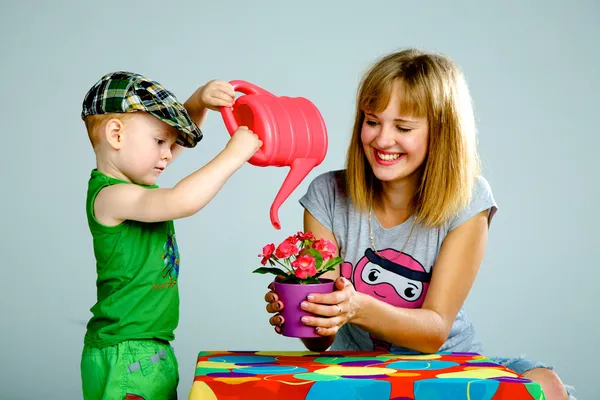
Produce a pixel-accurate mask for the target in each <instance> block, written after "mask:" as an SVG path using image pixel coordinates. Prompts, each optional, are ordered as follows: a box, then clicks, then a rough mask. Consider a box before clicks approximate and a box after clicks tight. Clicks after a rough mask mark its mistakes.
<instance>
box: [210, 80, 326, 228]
mask: <svg viewBox="0 0 600 400" xmlns="http://www.w3.org/2000/svg"><path fill="white" fill-rule="evenodd" d="M229 83H230V84H231V85H232V86H233V88H234V90H235V91H236V92H241V93H244V94H245V96H240V97H238V99H237V100H236V101H235V103H234V105H233V107H223V108H221V115H222V116H223V121H224V122H225V127H226V128H227V130H228V132H229V134H230V135H233V133H234V132H235V131H236V129H237V128H238V126H240V125H241V126H247V127H248V129H250V130H251V131H252V132H254V133H256V134H257V135H258V137H259V138H260V140H261V141H262V142H263V145H262V147H261V148H260V149H259V150H258V151H257V152H256V153H255V154H254V156H253V157H252V158H251V159H250V160H248V162H249V163H250V164H252V165H255V166H259V167H267V166H274V167H287V166H289V167H290V172H289V173H288V175H287V177H286V178H285V180H284V181H283V185H282V186H281V189H279V192H278V193H277V195H276V196H275V200H274V201H273V204H272V205H271V210H270V216H271V224H272V225H273V227H274V228H275V229H281V224H280V223H279V217H278V215H277V212H278V210H279V207H281V205H282V204H283V202H284V201H285V200H286V199H287V198H288V197H289V196H290V194H292V192H293V191H294V190H295V189H296V187H298V185H299V184H300V182H302V180H303V179H304V178H305V177H306V176H307V175H308V173H309V172H310V171H311V170H312V169H313V168H314V167H316V166H317V165H319V164H321V162H322V161H323V160H324V159H325V155H326V154H327V129H326V127H325V121H323V117H322V116H321V113H320V112H319V110H318V109H317V107H315V105H314V104H313V103H311V102H310V101H308V100H307V99H305V98H303V97H285V96H280V97H279V96H275V95H273V94H271V93H269V92H267V91H266V90H264V89H261V88H259V87H258V86H256V85H253V84H251V83H249V82H245V81H240V80H235V81H231V82H229Z"/></svg>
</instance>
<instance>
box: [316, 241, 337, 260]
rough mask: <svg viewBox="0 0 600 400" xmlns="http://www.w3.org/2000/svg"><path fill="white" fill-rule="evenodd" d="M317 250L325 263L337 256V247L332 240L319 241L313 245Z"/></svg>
mask: <svg viewBox="0 0 600 400" xmlns="http://www.w3.org/2000/svg"><path fill="white" fill-rule="evenodd" d="M313 247H314V248H315V249H317V250H318V251H319V253H321V255H322V256H323V261H327V260H329V259H331V258H333V256H334V255H335V252H336V250H337V249H336V247H335V244H333V242H332V241H331V240H327V239H319V240H317V241H316V242H315V244H314V245H313Z"/></svg>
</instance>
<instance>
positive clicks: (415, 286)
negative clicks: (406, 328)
mask: <svg viewBox="0 0 600 400" xmlns="http://www.w3.org/2000/svg"><path fill="white" fill-rule="evenodd" d="M361 275H362V276H361V278H362V280H363V282H364V283H366V284H367V285H381V284H388V285H391V286H392V287H393V288H394V291H395V292H396V294H397V295H398V297H400V298H402V299H404V300H406V301H409V302H413V301H416V300H418V299H419V298H420V297H421V295H422V293H423V282H419V281H413V280H411V279H407V278H405V277H403V276H402V275H398V274H395V273H393V272H391V271H388V270H386V269H383V268H381V267H380V266H378V265H376V264H373V263H370V262H369V263H367V265H365V267H364V269H363V270H362V274H361Z"/></svg>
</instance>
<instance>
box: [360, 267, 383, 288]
mask: <svg viewBox="0 0 600 400" xmlns="http://www.w3.org/2000/svg"><path fill="white" fill-rule="evenodd" d="M382 273H385V270H383V271H382V270H381V269H380V267H378V266H377V265H374V264H371V263H369V264H367V265H365V268H364V269H363V272H362V279H363V281H364V282H365V283H368V284H370V285H376V284H378V283H381V282H380V281H381V279H379V277H380V275H381V274H382Z"/></svg>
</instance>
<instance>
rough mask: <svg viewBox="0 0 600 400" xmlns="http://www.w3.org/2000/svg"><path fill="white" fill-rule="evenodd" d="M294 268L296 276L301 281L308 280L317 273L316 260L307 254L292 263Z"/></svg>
mask: <svg viewBox="0 0 600 400" xmlns="http://www.w3.org/2000/svg"><path fill="white" fill-rule="evenodd" d="M292 267H293V268H294V274H295V275H296V276H297V277H298V278H300V279H306V278H307V277H309V276H313V275H315V274H316V273H317V269H316V268H315V259H314V258H313V257H311V256H309V255H307V254H305V255H303V256H300V257H298V258H296V259H295V260H294V261H292Z"/></svg>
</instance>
